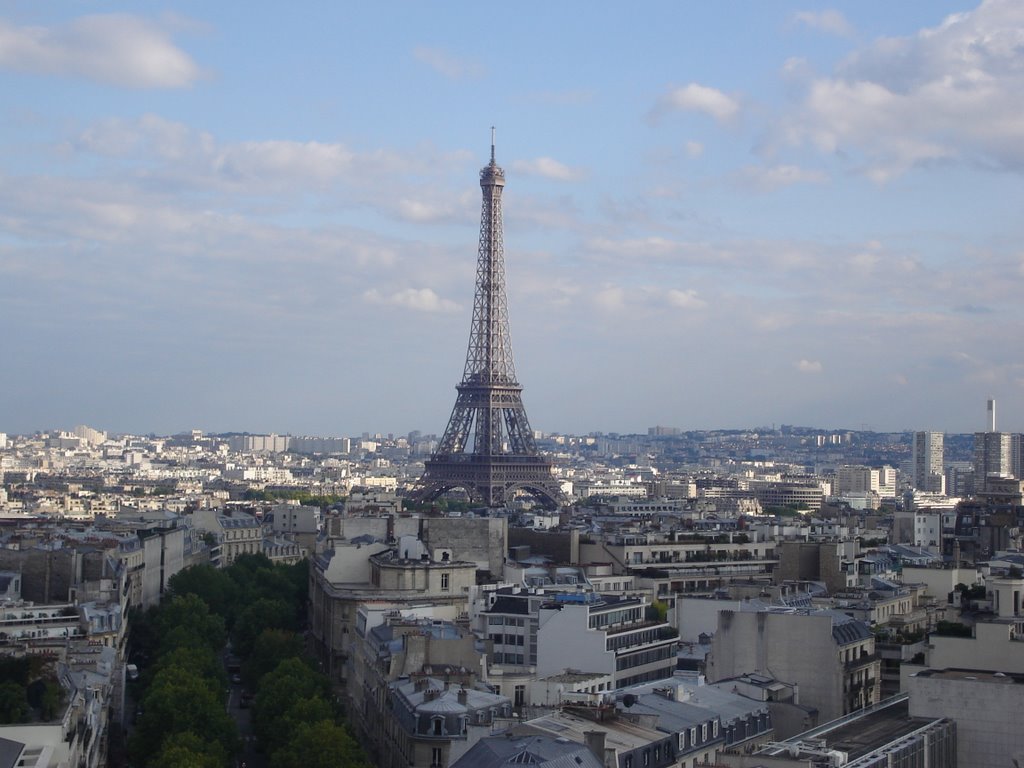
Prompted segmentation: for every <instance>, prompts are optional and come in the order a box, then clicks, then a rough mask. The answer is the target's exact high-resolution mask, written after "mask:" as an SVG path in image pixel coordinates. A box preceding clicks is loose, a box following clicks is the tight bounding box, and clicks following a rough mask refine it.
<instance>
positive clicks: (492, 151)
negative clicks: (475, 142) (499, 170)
mask: <svg viewBox="0 0 1024 768" xmlns="http://www.w3.org/2000/svg"><path fill="white" fill-rule="evenodd" d="M491 162H492V163H493V162H494V126H493V125H492V126H491Z"/></svg>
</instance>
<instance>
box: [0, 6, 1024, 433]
mask: <svg viewBox="0 0 1024 768" xmlns="http://www.w3.org/2000/svg"><path fill="white" fill-rule="evenodd" d="M100 10H101V11H102V12H95V11H100ZM537 10H538V13H523V12H522V9H521V8H519V7H518V6H515V5H511V4H509V5H501V4H496V5H495V4H489V5H488V4H479V3H470V2H466V1H465V0H455V2H451V3H444V4H425V3H424V4H412V3H395V2H393V1H389V0H383V1H382V2H379V3H359V4H323V3H305V2H301V0H300V2H299V3H297V4H290V5H288V6H287V7H285V6H282V5H280V4H276V3H268V2H265V0H256V2H254V3H250V4H246V5H245V6H239V5H236V4H230V3H208V2H200V1H199V0H171V1H170V3H167V2H160V3H157V2H155V0H141V1H140V2H133V3H127V2H123V1H122V0H111V1H110V2H107V3H104V4H102V6H95V5H90V6H85V5H82V4H75V3H22V4H17V3H16V4H8V5H7V7H5V8H4V10H2V11H0V39H3V41H4V45H3V46H2V47H0V88H2V92H3V93H4V96H5V98H4V100H3V104H0V115H2V116H3V119H2V120H0V153H2V155H3V158H4V162H3V172H2V176H0V180H2V183H0V211H2V212H3V213H2V224H0V229H2V234H0V328H3V333H2V338H0V362H2V364H3V369H4V383H3V386H2V387H0V424H4V425H6V426H5V428H6V429H9V430H10V431H11V432H13V433H25V432H26V431H27V432H31V431H34V430H35V429H36V428H37V426H38V425H40V424H51V425H52V424H68V423H81V422H84V423H97V424H108V425H112V428H113V431H127V430H126V429H125V428H127V427H133V426H137V425H148V426H149V428H150V431H152V430H153V429H163V430H167V431H178V429H177V428H178V427H180V426H182V425H185V424H186V423H188V422H192V423H199V424H208V425H213V429H214V430H215V431H216V430H221V429H223V427H224V426H234V425H250V426H254V427H255V428H257V429H259V430H260V431H261V433H269V432H285V431H290V432H294V433H296V434H314V433H323V434H331V433H336V432H338V431H341V430H345V429H347V427H346V426H345V425H349V424H366V423H376V424H379V425H384V426H385V427H388V426H391V427H393V426H394V425H399V424H404V425H419V428H420V429H422V430H423V431H428V432H432V433H436V434H440V433H441V432H442V431H443V427H444V425H445V423H446V420H447V417H448V414H449V413H450V412H451V408H452V406H453V404H454V402H455V385H456V383H457V382H458V380H459V376H460V373H461V371H462V370H463V365H464V362H465V354H466V341H467V337H468V333H469V328H470V317H471V311H472V306H473V291H474V276H475V266H476V256H477V245H478V236H479V216H480V188H479V176H478V173H479V169H480V168H481V167H482V166H484V165H486V164H487V162H488V160H489V158H490V147H491V126H496V127H497V137H496V162H497V163H498V164H499V165H501V167H502V168H503V169H504V170H505V172H506V182H507V183H506V186H505V189H504V193H503V215H504V251H505V264H506V271H507V281H506V285H507V294H508V314H509V327H510V332H511V340H512V348H513V350H514V353H515V363H516V375H517V377H518V379H519V382H520V383H521V384H522V385H523V388H524V390H523V402H524V404H525V408H526V412H527V414H528V416H529V421H530V423H531V424H532V425H534V426H535V427H538V428H543V429H544V431H548V432H553V431H558V432H561V433H573V434H580V433H581V429H582V428H584V427H587V431H592V429H591V428H592V426H593V425H599V426H600V427H601V428H602V430H603V431H606V432H618V433H619V434H627V433H629V432H628V431H627V430H625V429H624V425H639V424H647V425H653V424H657V423H662V424H665V425H668V426H679V427H680V428H683V429H687V430H693V429H697V428H700V427H701V426H702V425H711V424H721V425H726V426H724V427H719V428H722V429H731V428H736V429H742V428H747V427H743V426H736V427H732V426H729V425H737V424H738V425H743V424H751V423H762V424H764V423H773V422H774V423H783V422H784V423H797V422H804V423H812V424H838V423H841V424H846V425H848V426H846V427H843V428H842V429H852V428H854V427H856V426H859V427H861V428H864V427H868V428H871V429H872V430H874V431H879V432H904V431H916V429H922V428H924V429H936V428H937V427H941V428H942V431H946V432H949V433H952V434H957V433H968V432H973V431H976V430H980V429H981V428H983V427H984V425H985V424H986V420H985V418H984V416H985V407H984V405H985V400H986V399H987V398H995V399H996V400H997V401H998V402H999V404H1000V406H999V407H1000V413H999V418H998V425H999V426H1001V427H1002V428H1005V429H1007V430H1008V431H1024V359H1022V358H1021V354H1020V344H1018V343H1014V342H1013V339H1015V338H1017V336H1018V335H1019V330H1020V329H1021V328H1024V303H1022V302H1021V301H1020V296H1021V295H1022V292H1024V250H1022V247H1021V243H1024V217H1022V216H1021V215H1020V197H1021V196H1020V189H1021V180H1022V176H1024V121H1022V120H1021V119H1020V115H1019V112H1020V105H1021V104H1022V103H1024V68H1022V66H1021V62H1022V56H1021V52H1020V46H1019V40H1020V39H1021V38H1022V36H1024V3H1021V2H1019V1H1018V0H933V1H932V2H929V3H891V2H883V1H882V0H857V1H856V2H855V1H854V0H837V2H834V3H831V4H829V5H828V6H827V7H822V6H820V5H819V4H816V3H810V2H800V1H799V0H782V2H776V3H735V4H724V5H723V4H721V3H678V2H673V1H672V0H652V2H651V3H649V4H645V6H644V10H643V13H637V12H636V11H635V9H634V8H632V7H630V6H627V5H625V4H617V3H597V4H596V5H593V6H588V7H587V9H586V12H585V13H581V12H580V9H579V8H578V7H576V6H575V5H573V4H560V3H553V4H548V5H546V6H544V7H543V9H540V8H538V9H537ZM90 11H93V12H90ZM541 11H542V12H541ZM609 51H614V53H615V55H609ZM851 425H852V426H851ZM915 425H920V426H917V427H915ZM171 427H174V429H171ZM704 428H705V429H707V428H708V427H704ZM629 429H632V427H630V428H629ZM822 429H840V428H838V427H822ZM363 431H365V430H363ZM392 431H393V430H392Z"/></svg>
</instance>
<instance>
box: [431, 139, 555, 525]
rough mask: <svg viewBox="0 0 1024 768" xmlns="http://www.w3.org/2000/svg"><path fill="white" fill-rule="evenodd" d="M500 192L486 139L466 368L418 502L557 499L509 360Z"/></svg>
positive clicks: (501, 181)
mask: <svg viewBox="0 0 1024 768" xmlns="http://www.w3.org/2000/svg"><path fill="white" fill-rule="evenodd" d="M504 187H505V171H504V170H502V169H501V167H500V166H498V164H497V163H496V162H495V160H494V143H493V141H492V143H491V162H490V163H489V164H488V165H487V166H486V167H484V168H483V169H482V170H481V171H480V189H481V190H482V191H483V204H482V207H481V211H480V250H479V253H478V256H477V264H476V293H475V295H474V298H473V321H472V324H471V326H470V331H469V347H468V349H467V351H466V368H465V370H464V371H463V374H462V383H461V384H459V385H458V386H457V387H456V390H457V391H458V397H457V398H456V400H455V407H454V408H453V409H452V415H451V418H449V419H448V426H447V428H446V429H445V431H444V436H443V437H442V438H441V442H440V444H439V445H438V447H437V451H436V452H435V453H434V455H433V456H431V458H430V459H429V460H428V461H427V462H426V469H425V470H424V472H423V476H422V477H421V478H420V481H419V484H418V486H417V488H416V490H415V491H414V493H413V497H414V498H416V499H419V500H421V501H433V500H434V499H436V498H437V497H438V496H440V495H441V494H443V493H445V492H446V491H449V490H452V489H453V488H462V489H464V490H465V491H466V492H467V493H468V494H469V496H470V499H472V500H473V501H475V502H478V503H482V504H485V505H486V506H488V507H500V506H503V505H504V504H505V503H506V502H507V501H508V499H509V497H510V495H511V493H512V492H513V491H515V490H518V489H522V490H525V491H528V492H530V493H531V494H533V495H534V496H535V497H536V498H537V499H539V500H540V501H541V502H542V503H543V504H544V505H545V506H549V507H554V506H557V505H558V504H559V502H560V501H561V491H560V489H559V487H558V484H557V483H556V482H555V479H554V476H553V475H552V472H551V462H549V461H548V460H546V459H545V458H543V457H542V456H541V455H540V454H539V453H538V451H537V443H536V441H535V440H534V438H533V432H532V430H531V429H530V422H529V421H528V420H527V418H526V409H525V408H524V407H523V400H522V392H523V388H522V387H521V386H520V385H519V382H517V381H516V372H515V365H514V363H513V362H512V341H511V338H510V336H509V331H508V306H507V303H506V299H505V253H504V244H503V238H502V223H501V192H502V189H504Z"/></svg>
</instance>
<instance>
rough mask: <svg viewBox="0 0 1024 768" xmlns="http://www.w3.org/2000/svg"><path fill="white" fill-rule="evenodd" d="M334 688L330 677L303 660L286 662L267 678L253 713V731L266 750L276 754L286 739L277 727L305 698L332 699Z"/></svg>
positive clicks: (256, 700) (264, 679)
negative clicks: (281, 742)
mask: <svg viewBox="0 0 1024 768" xmlns="http://www.w3.org/2000/svg"><path fill="white" fill-rule="evenodd" d="M330 688H331V687H330V683H329V682H328V680H327V678H326V677H324V676H323V675H321V674H320V673H319V672H317V671H316V670H314V669H312V668H311V667H310V666H308V665H307V664H306V663H304V662H303V661H302V660H300V659H285V660H284V661H282V662H281V663H280V664H278V665H277V667H276V668H275V669H274V671H273V672H268V673H267V674H266V675H264V676H263V680H262V682H261V683H260V689H259V691H258V692H257V693H256V699H255V701H254V702H253V711H252V723H253V730H254V731H255V732H256V733H257V735H258V738H259V739H260V745H261V746H263V747H264V751H266V752H272V751H273V749H275V748H277V747H278V746H279V744H280V742H279V741H278V740H279V739H282V738H284V736H285V734H284V733H282V732H280V731H279V729H278V728H277V722H278V719H279V718H280V717H281V715H282V714H283V713H285V712H287V711H288V710H290V709H291V708H292V707H293V706H295V704H297V703H298V702H299V701H302V700H303V699H312V698H317V697H319V698H321V699H328V698H330V695H331V690H330Z"/></svg>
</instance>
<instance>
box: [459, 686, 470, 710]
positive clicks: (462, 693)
mask: <svg viewBox="0 0 1024 768" xmlns="http://www.w3.org/2000/svg"><path fill="white" fill-rule="evenodd" d="M468 699H469V694H468V693H467V692H466V689H465V688H460V689H459V704H461V705H462V706H466V701H467V700H468Z"/></svg>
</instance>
